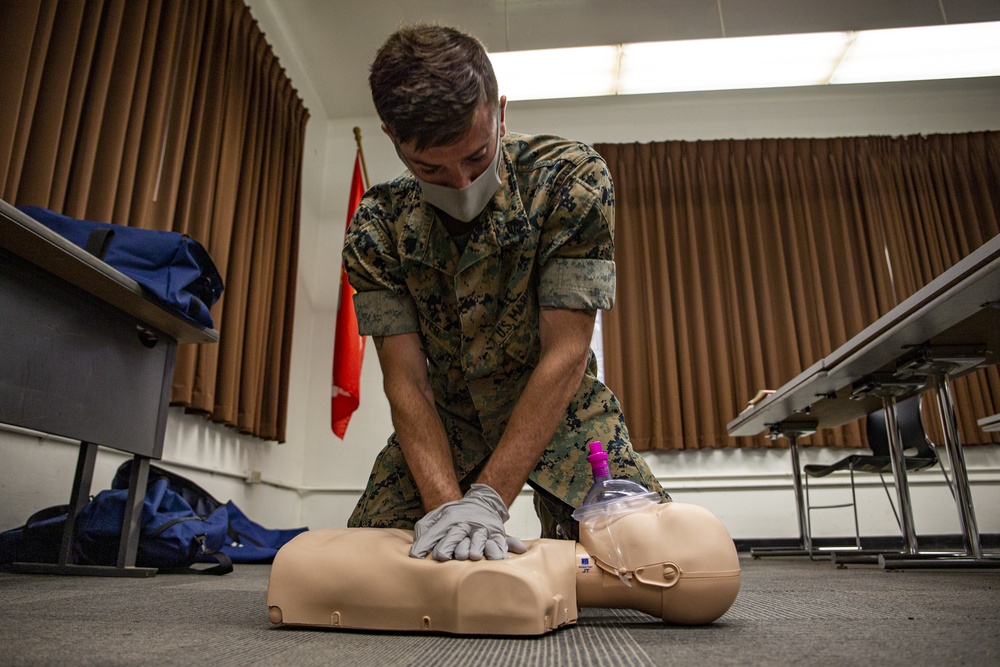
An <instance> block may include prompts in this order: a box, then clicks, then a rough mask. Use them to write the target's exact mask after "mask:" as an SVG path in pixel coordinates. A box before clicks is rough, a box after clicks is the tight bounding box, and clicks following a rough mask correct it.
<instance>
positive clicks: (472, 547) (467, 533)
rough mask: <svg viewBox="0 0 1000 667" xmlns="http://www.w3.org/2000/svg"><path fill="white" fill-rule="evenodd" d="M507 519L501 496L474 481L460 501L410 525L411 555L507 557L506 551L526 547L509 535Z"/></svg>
mask: <svg viewBox="0 0 1000 667" xmlns="http://www.w3.org/2000/svg"><path fill="white" fill-rule="evenodd" d="M509 518H510V515H509V514H508V513H507V506H506V505H504V503H503V500H502V499H501V498H500V495H499V494H498V493H497V492H496V491H494V490H493V488H492V487H490V486H487V485H486V484H473V485H472V488H470V489H469V491H468V493H466V494H465V497H463V498H462V499H461V500H453V501H452V502H450V503H445V504H444V505H441V506H440V507H438V508H435V509H433V510H431V511H430V512H428V513H427V514H426V515H425V516H424V517H423V518H422V519H420V521H417V523H416V525H415V526H414V527H413V546H412V547H411V548H410V556H412V557H414V558H423V557H424V556H426V555H427V554H428V553H430V554H431V555H432V556H433V558H434V560H441V561H444V560H451V559H453V558H454V559H456V560H481V559H482V558H483V557H484V556H485V557H486V558H487V559H489V560H502V559H504V558H507V552H508V550H509V551H513V552H514V553H518V554H523V553H524V552H525V551H527V547H525V546H524V543H523V542H521V540H519V539H518V538H516V537H512V536H511V537H508V536H507V534H506V533H505V532H504V529H503V524H504V522H505V521H506V520H507V519H509Z"/></svg>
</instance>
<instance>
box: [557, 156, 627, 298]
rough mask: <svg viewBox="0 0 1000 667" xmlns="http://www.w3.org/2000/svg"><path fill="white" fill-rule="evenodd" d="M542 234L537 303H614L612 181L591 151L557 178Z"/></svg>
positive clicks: (598, 158)
mask: <svg viewBox="0 0 1000 667" xmlns="http://www.w3.org/2000/svg"><path fill="white" fill-rule="evenodd" d="M553 190H554V192H553V193H552V194H553V196H551V198H550V200H551V201H553V202H554V205H553V207H552V210H551V211H550V212H549V214H548V215H547V216H546V220H545V223H544V225H543V231H542V238H541V249H542V253H541V270H540V276H539V277H540V280H539V288H538V292H539V305H540V306H541V307H543V308H566V309H570V310H595V309H600V310H610V309H611V308H612V307H613V306H614V303H615V262H614V253H615V244H614V211H615V208H614V187H613V185H612V183H611V176H610V174H609V173H608V171H607V166H606V165H605V163H604V160H603V159H601V157H600V156H599V155H597V154H596V153H593V152H592V151H591V152H590V153H588V154H585V157H584V159H582V160H580V161H578V162H576V163H574V164H573V166H572V168H570V169H567V170H566V172H565V173H564V174H563V175H562V177H561V178H560V179H559V181H558V185H557V187H555V188H554V189H553Z"/></svg>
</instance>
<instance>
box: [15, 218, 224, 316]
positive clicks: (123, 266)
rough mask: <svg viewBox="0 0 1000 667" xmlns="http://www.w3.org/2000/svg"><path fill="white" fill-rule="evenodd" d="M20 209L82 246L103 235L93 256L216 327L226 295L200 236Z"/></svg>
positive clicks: (173, 306) (172, 305)
mask: <svg viewBox="0 0 1000 667" xmlns="http://www.w3.org/2000/svg"><path fill="white" fill-rule="evenodd" d="M17 208H18V209H19V210H20V211H22V212H23V213H24V214H26V215H28V216H30V217H32V218H34V219H35V220H37V221H38V222H40V223H42V224H43V225H45V226H46V227H48V228H49V229H51V230H52V231H54V232H55V233H56V234H59V235H60V236H62V237H63V238H65V239H67V240H68V241H70V242H71V243H73V244H75V245H77V246H80V247H81V248H84V249H88V244H91V246H93V241H94V239H100V243H99V244H98V245H99V246H100V252H94V254H96V255H97V256H98V257H100V258H101V259H102V260H103V261H104V262H105V263H107V264H108V265H110V266H112V267H114V268H115V269H117V270H118V271H121V272H122V273H124V274H125V275H126V276H128V277H129V278H131V279H132V280H134V281H136V282H137V283H139V284H140V285H141V286H142V287H143V288H144V289H146V290H147V291H148V292H149V293H150V294H152V296H154V297H155V298H156V299H158V300H159V301H160V302H162V303H163V304H164V305H166V306H168V307H169V308H171V309H172V310H174V311H176V312H177V313H179V314H180V315H182V316H183V317H186V318H188V319H190V320H192V321H193V322H195V323H197V324H199V325H201V326H204V327H208V328H209V329H214V328H215V323H214V322H213V320H212V314H211V313H210V312H209V309H210V308H211V307H212V305H213V304H215V302H216V301H218V300H219V297H220V296H222V289H223V286H222V278H221V276H219V271H218V269H216V267H215V263H214V262H213V261H212V257H211V255H209V254H208V251H207V250H205V248H204V246H202V245H201V244H200V243H198V241H196V240H195V239H193V238H191V237H190V236H188V235H186V234H181V233H179V232H164V231H158V230H154V229H140V228H138V227H125V226H123V225H113V224H110V223H107V222H92V221H90V220H77V219H76V218H71V217H69V216H66V215H62V214H60V213H56V212H54V211H50V210H48V209H45V208H41V207H39V206H18V207H17Z"/></svg>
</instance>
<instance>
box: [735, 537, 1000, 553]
mask: <svg viewBox="0 0 1000 667" xmlns="http://www.w3.org/2000/svg"><path fill="white" fill-rule="evenodd" d="M979 541H980V543H981V544H982V547H983V549H990V550H994V549H1000V533H989V534H985V535H980V536H979ZM733 542H735V543H736V550H737V551H741V552H744V551H745V552H749V551H750V549H755V548H760V547H767V548H773V547H779V548H790V549H792V548H795V547H797V546H801V545H800V543H799V541H798V540H797V539H795V538H743V539H734V540H733ZM917 544H918V545H919V546H920V548H921V549H932V550H934V549H942V550H956V551H962V550H963V549H964V548H965V541H964V540H963V538H962V536H961V535H918V536H917ZM813 545H814V546H816V547H818V548H821V549H822V548H830V547H837V546H844V545H849V546H853V545H854V536H853V535H852V536H850V537H817V538H814V539H813ZM861 546H862V548H864V549H884V550H887V551H888V550H892V549H899V550H902V549H903V539H902V538H901V537H899V536H892V535H885V536H875V537H862V538H861Z"/></svg>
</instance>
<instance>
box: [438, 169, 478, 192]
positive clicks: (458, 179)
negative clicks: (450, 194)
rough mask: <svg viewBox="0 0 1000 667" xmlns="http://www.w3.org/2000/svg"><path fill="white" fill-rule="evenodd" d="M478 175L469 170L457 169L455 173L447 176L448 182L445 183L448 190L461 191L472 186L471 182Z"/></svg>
mask: <svg viewBox="0 0 1000 667" xmlns="http://www.w3.org/2000/svg"><path fill="white" fill-rule="evenodd" d="M477 176H479V174H477V173H475V172H474V171H473V170H471V169H463V168H458V169H456V170H455V171H453V172H451V173H449V174H448V181H447V182H446V183H445V185H447V186H448V187H449V188H455V189H456V190H461V189H462V188H464V187H468V186H469V185H471V184H472V181H474V180H476V177H477Z"/></svg>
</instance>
